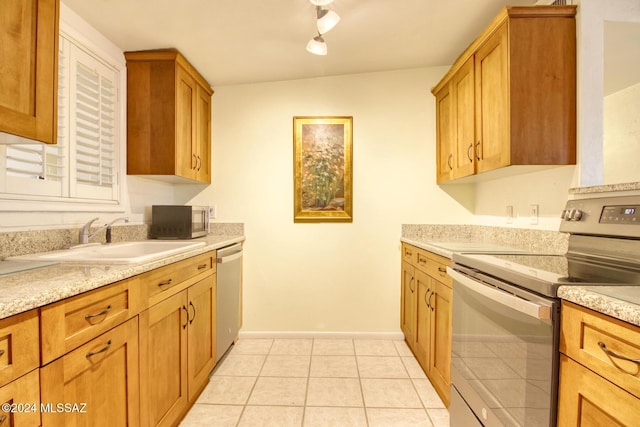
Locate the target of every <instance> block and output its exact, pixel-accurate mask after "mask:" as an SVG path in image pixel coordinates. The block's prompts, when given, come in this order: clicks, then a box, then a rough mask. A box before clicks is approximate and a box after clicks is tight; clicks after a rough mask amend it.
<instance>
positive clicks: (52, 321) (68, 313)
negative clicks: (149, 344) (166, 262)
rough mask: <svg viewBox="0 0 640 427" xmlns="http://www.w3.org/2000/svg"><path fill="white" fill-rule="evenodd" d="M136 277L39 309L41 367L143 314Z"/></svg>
mask: <svg viewBox="0 0 640 427" xmlns="http://www.w3.org/2000/svg"><path fill="white" fill-rule="evenodd" d="M139 277H140V276H137V277H133V278H131V279H127V280H123V281H121V282H118V283H114V284H112V285H108V286H105V287H103V288H99V289H96V290H94V291H90V292H87V293H84V294H81V295H78V296H75V297H72V298H68V299H65V300H63V301H60V302H57V303H54V304H51V305H48V306H46V307H44V308H42V309H41V312H40V322H41V325H42V337H41V341H42V364H43V365H45V364H47V363H49V362H51V361H52V360H54V359H56V358H58V357H60V356H62V355H63V354H65V353H67V352H69V351H71V350H73V349H75V348H76V347H78V346H80V345H82V344H84V343H86V342H87V341H89V340H91V339H93V338H95V337H97V336H98V335H100V334H101V333H103V332H105V331H107V330H109V329H111V328H113V327H114V326H116V325H118V324H120V323H122V322H124V321H125V320H127V319H130V318H131V317H133V316H135V315H137V314H138V313H139V312H140V311H142V309H143V308H144V300H143V297H142V288H141V284H140V279H139Z"/></svg>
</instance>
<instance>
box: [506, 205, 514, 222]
mask: <svg viewBox="0 0 640 427" xmlns="http://www.w3.org/2000/svg"><path fill="white" fill-rule="evenodd" d="M506 214H507V224H513V206H512V205H507V211H506Z"/></svg>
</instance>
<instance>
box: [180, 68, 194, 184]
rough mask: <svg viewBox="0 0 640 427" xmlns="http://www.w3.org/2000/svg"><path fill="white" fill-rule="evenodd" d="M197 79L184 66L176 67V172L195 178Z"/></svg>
mask: <svg viewBox="0 0 640 427" xmlns="http://www.w3.org/2000/svg"><path fill="white" fill-rule="evenodd" d="M196 91H197V84H196V81H195V80H194V79H193V77H191V75H189V73H187V71H185V70H184V69H183V68H182V67H180V66H177V67H176V97H177V99H176V174H177V175H180V176H182V177H185V178H191V179H195V178H196V176H195V170H196V169H195V168H196V167H197V164H198V159H197V153H196V152H195V151H194V146H195V144H196V142H195V141H196V128H195V126H194V124H195V117H196V116H195V114H196V97H197V94H196Z"/></svg>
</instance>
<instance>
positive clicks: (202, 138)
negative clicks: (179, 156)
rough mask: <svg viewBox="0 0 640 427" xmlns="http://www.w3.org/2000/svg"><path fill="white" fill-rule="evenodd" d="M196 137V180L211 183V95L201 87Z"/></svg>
mask: <svg viewBox="0 0 640 427" xmlns="http://www.w3.org/2000/svg"><path fill="white" fill-rule="evenodd" d="M195 119H196V124H195V126H196V135H195V138H194V148H193V151H194V153H195V155H196V165H195V173H196V179H197V180H198V181H200V182H205V183H207V184H210V183H211V95H209V93H207V91H206V90H205V89H204V88H203V87H202V86H200V85H197V91H196V117H195Z"/></svg>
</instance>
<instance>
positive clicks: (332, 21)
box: [307, 0, 340, 55]
mask: <svg viewBox="0 0 640 427" xmlns="http://www.w3.org/2000/svg"><path fill="white" fill-rule="evenodd" d="M309 1H310V2H311V3H312V4H314V5H315V6H316V26H317V27H318V35H317V36H316V37H314V38H313V39H311V40H310V41H309V43H307V50H308V51H309V52H311V53H313V54H314V55H326V54H327V44H326V43H325V42H324V39H323V38H322V36H323V35H324V34H326V33H327V32H328V31H330V30H331V29H332V28H333V27H335V26H336V24H337V23H338V22H339V21H340V16H338V14H337V13H335V12H334V11H333V10H329V9H325V8H323V6H326V5H328V4H330V3H331V2H333V0H309Z"/></svg>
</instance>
